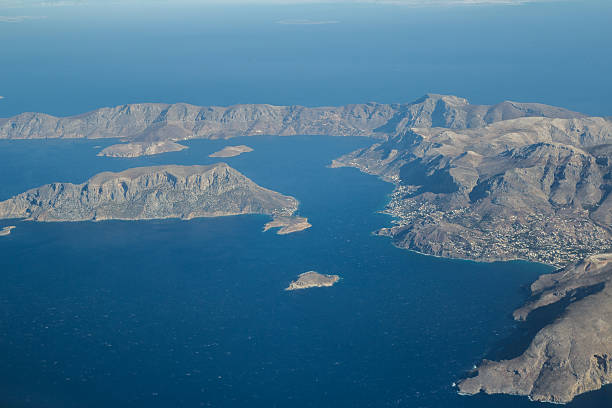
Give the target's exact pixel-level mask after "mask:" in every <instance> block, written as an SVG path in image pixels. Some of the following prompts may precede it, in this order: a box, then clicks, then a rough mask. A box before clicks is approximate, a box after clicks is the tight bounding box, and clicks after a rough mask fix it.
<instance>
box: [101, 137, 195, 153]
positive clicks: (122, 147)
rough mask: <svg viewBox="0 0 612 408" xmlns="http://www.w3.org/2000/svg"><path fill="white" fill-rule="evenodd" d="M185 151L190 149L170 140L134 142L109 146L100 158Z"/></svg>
mask: <svg viewBox="0 0 612 408" xmlns="http://www.w3.org/2000/svg"><path fill="white" fill-rule="evenodd" d="M184 149H188V147H187V146H183V145H182V144H179V143H176V142H172V141H168V140H166V141H161V142H132V143H121V144H114V145H112V146H108V147H106V148H104V149H102V150H101V151H100V152H99V153H98V156H105V157H140V156H152V155H154V154H162V153H169V152H179V151H181V150H184Z"/></svg>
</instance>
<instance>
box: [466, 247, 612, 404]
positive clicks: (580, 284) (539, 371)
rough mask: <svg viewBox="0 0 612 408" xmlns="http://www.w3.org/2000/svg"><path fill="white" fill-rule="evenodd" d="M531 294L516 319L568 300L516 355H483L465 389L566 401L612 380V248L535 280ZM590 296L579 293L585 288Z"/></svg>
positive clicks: (470, 391) (542, 399)
mask: <svg viewBox="0 0 612 408" xmlns="http://www.w3.org/2000/svg"><path fill="white" fill-rule="evenodd" d="M531 291H532V298H531V299H530V300H529V301H528V302H527V303H526V304H525V305H524V306H523V307H521V308H520V309H518V310H517V311H516V312H515V313H514V317H515V319H517V320H524V319H528V318H529V315H530V314H531V313H532V312H533V311H535V310H537V309H539V308H542V307H546V306H548V305H552V304H554V303H557V302H561V301H567V302H568V303H569V305H568V306H567V307H566V308H565V310H564V311H563V312H562V313H561V314H560V316H559V317H557V318H556V319H555V320H554V321H553V322H551V323H550V324H549V325H547V326H545V327H544V328H542V329H541V330H540V331H539V332H538V333H537V334H536V336H535V338H534V339H533V341H532V342H531V344H530V345H529V348H528V349H527V350H526V351H525V352H524V353H523V354H522V355H520V356H518V357H516V358H513V359H511V360H503V361H499V362H496V361H489V360H484V361H483V362H482V363H481V364H480V365H479V366H478V368H477V370H476V376H475V377H471V378H467V379H465V380H462V381H461V382H459V384H458V387H459V390H460V392H461V393H464V394H476V393H478V392H481V391H482V392H485V393H488V394H495V393H504V394H515V395H525V396H529V398H531V399H532V400H534V401H544V402H555V403H567V402H570V401H571V400H572V399H573V398H574V397H575V396H576V395H578V394H582V393H584V392H587V391H592V390H597V389H599V388H601V387H602V386H603V385H605V384H610V383H612V254H600V255H593V256H591V257H588V258H586V259H585V260H583V261H580V262H577V263H575V264H572V265H570V266H567V267H566V268H564V269H562V270H560V271H559V272H557V273H554V274H550V275H542V276H541V277H540V278H539V279H538V280H537V281H536V282H535V283H534V284H533V285H531ZM580 291H583V292H586V296H584V294H583V296H578V295H577V294H578V293H579V292H580Z"/></svg>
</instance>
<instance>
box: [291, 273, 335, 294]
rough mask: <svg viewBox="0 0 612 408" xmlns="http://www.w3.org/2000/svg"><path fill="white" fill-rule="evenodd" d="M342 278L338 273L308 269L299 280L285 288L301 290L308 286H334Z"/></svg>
mask: <svg viewBox="0 0 612 408" xmlns="http://www.w3.org/2000/svg"><path fill="white" fill-rule="evenodd" d="M339 280H340V277H339V276H338V275H323V274H321V273H318V272H315V271H308V272H304V273H302V274H300V275H299V276H298V278H297V280H294V281H293V282H291V283H290V284H289V286H288V287H287V288H285V290H299V289H308V288H321V287H325V286H334V284H335V283H336V282H338V281H339Z"/></svg>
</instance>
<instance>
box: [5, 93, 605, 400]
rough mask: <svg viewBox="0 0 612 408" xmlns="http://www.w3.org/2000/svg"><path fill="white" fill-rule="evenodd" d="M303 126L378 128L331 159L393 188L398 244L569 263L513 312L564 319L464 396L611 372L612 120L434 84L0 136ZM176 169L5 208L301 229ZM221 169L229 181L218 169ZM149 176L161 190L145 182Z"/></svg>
mask: <svg viewBox="0 0 612 408" xmlns="http://www.w3.org/2000/svg"><path fill="white" fill-rule="evenodd" d="M297 134H302V135H331V136H365V137H371V138H374V139H376V143H375V144H373V145H372V146H370V147H368V148H364V149H360V150H357V151H355V152H352V153H349V154H346V155H344V156H342V157H340V158H338V159H336V160H334V162H333V163H332V165H331V166H332V167H342V166H350V167H356V168H358V169H360V170H361V171H363V172H366V173H369V174H375V175H377V176H379V177H381V178H382V179H384V180H386V181H388V182H391V183H393V184H394V186H395V189H394V192H393V194H392V196H391V199H390V202H389V204H388V205H387V208H386V210H385V212H387V213H388V214H390V215H392V216H393V217H394V221H393V224H392V225H390V226H387V227H385V228H381V229H380V230H379V231H377V233H378V234H380V235H384V236H388V237H390V238H391V240H392V242H393V244H394V245H396V246H398V247H400V248H406V249H410V250H414V251H418V252H422V253H425V254H431V255H437V256H444V257H452V258H461V259H471V260H477V261H486V262H490V261H497V260H513V259H523V260H529V261H534V262H541V263H545V264H548V265H552V266H555V267H557V268H562V269H560V270H559V272H557V273H555V274H552V275H544V276H542V277H541V278H540V279H539V280H538V281H537V282H536V283H534V285H533V286H532V292H533V296H532V298H531V299H530V300H529V301H528V302H527V304H526V305H525V307H523V308H521V309H519V310H518V311H517V312H516V313H515V317H516V318H517V319H529V316H530V312H531V311H532V310H535V309H538V308H540V307H543V306H544V305H549V304H552V303H556V302H558V303H559V304H564V305H567V306H565V307H564V309H563V310H562V311H561V313H560V315H559V317H558V318H556V319H555V320H554V321H551V322H550V324H549V325H547V326H545V327H544V328H543V329H542V330H540V331H539V332H538V333H537V334H536V336H535V337H534V339H533V341H532V343H531V345H530V346H529V348H528V349H527V350H526V351H525V352H524V353H523V354H522V355H521V356H519V357H517V358H515V359H512V360H508V361H501V362H492V361H483V362H482V364H481V365H480V366H479V367H478V368H477V370H476V372H475V373H474V374H475V376H474V377H472V378H469V379H466V380H464V381H462V382H460V383H459V388H460V391H461V392H462V393H464V394H472V393H477V392H480V391H484V392H487V393H508V394H518V395H527V396H530V397H531V398H532V399H534V400H538V401H549V402H568V401H571V399H572V398H573V397H574V396H575V395H578V394H580V393H583V392H587V391H590V390H594V389H598V388H599V387H601V386H603V385H605V384H608V383H610V382H611V381H612V349H611V347H612V313H611V310H610V305H611V304H612V298H611V296H612V295H611V294H610V293H609V290H608V289H609V288H608V286H609V279H610V270H611V269H610V266H609V265H610V264H609V262H610V255H607V254H606V253H607V252H609V251H610V248H611V246H612V196H611V195H610V192H611V191H612V119H611V118H605V117H589V116H588V115H584V114H581V113H577V112H572V111H569V110H566V109H563V108H557V107H552V106H547V105H542V104H537V103H518V102H510V101H506V102H502V103H499V104H497V105H492V106H488V105H472V104H470V103H469V102H468V101H467V100H466V99H464V98H460V97H456V96H447V95H433V94H431V95H426V96H424V97H422V98H421V99H419V100H417V101H414V102H411V103H405V104H377V103H368V104H356V105H347V106H341V107H321V108H306V107H301V106H271V105H237V106H231V107H198V106H193V105H187V104H174V105H166V104H134V105H123V106H118V107H114V108H102V109H98V110H96V111H93V112H89V113H85V114H82V115H78V116H72V117H65V118H57V117H53V116H49V115H45V114H41V113H24V114H21V115H17V116H14V117H12V118H7V119H0V139H33V138H103V137H107V138H108V137H113V138H121V139H122V140H123V141H125V142H126V143H124V144H119V145H115V146H112V148H108V149H109V150H107V154H108V155H128V154H131V155H139V154H141V153H142V152H146V151H156V149H157V147H155V146H158V144H159V143H176V142H178V141H180V140H187V139H192V138H210V139H217V138H231V137H235V136H257V135H279V136H289V135H297ZM164 146H168V145H164ZM170 146H173V145H170ZM179 146H180V145H179ZM113 152H115V153H113ZM117 152H119V153H117ZM125 152H128V153H125ZM131 152H135V153H131ZM142 154H145V153H142ZM176 167H178V166H172V168H171V169H170V170H168V171H166V170H163V171H162V170H159V169H157V168H148V169H147V170H142V169H140V170H138V169H133V170H128V171H127V172H124V173H125V174H123V173H117V174H113V173H102V175H98V176H95V177H93V178H92V179H90V180H89V181H88V182H86V183H84V184H81V185H74V184H62V183H58V184H52V185H48V186H43V187H40V188H38V189H34V190H30V191H28V192H26V193H23V194H21V195H18V196H16V197H13V198H12V199H10V200H7V201H5V202H2V203H0V218H27V219H33V220H41V221H42V220H44V221H62V220H86V219H88V220H99V219H109V218H120V219H149V218H165V217H180V218H191V217H195V216H210V215H229V214H243V213H263V214H270V215H273V216H275V217H277V218H276V219H275V220H274V221H273V222H272V223H269V224H268V225H267V227H266V228H272V227H275V226H278V227H282V228H288V229H289V230H291V229H294V228H297V227H296V226H305V225H306V224H307V221H306V220H302V219H299V218H289V219H288V218H285V217H288V216H292V215H293V214H294V212H295V211H296V209H297V201H296V200H295V199H292V198H291V197H286V196H282V195H280V194H278V193H274V192H270V191H269V190H265V189H262V188H261V187H258V186H256V185H255V184H254V183H252V182H250V183H249V181H250V180H249V181H247V180H248V179H246V177H244V176H242V175H240V174H239V173H237V172H236V171H235V170H232V169H231V168H229V167H227V166H226V165H218V166H213V167H211V168H206V170H204V168H198V170H197V171H195V170H189V171H187V170H185V169H182V170H180V172H179V173H180V174H178V175H177V174H175V172H177V171H178V170H176V169H175V168H176ZM211 172H216V173H219V174H222V175H223V176H222V177H220V178H210V177H208V176H207V175H208V174H210V173H211ZM170 175H171V176H170ZM143 178H146V179H150V180H154V185H155V186H158V187H154V188H153V190H151V189H149V188H148V187H145V186H147V185H148V184H147V182H144V181H143ZM213 180H214V181H213ZM155 183H157V184H155ZM156 189H157V190H156ZM260 189H261V190H260ZM157 191H159V192H160V194H157ZM153 192H155V194H153ZM158 196H161V198H158ZM309 225H310V224H308V226H309ZM282 228H281V230H280V231H279V232H280V233H282V232H281V231H283V229H282ZM300 228H301V227H300ZM297 282H299V279H298V281H296V284H297ZM577 293H578V294H580V295H577Z"/></svg>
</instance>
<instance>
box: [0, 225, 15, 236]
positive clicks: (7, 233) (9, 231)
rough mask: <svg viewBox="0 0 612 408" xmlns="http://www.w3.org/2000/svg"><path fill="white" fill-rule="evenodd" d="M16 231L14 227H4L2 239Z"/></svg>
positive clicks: (0, 233) (1, 234)
mask: <svg viewBox="0 0 612 408" xmlns="http://www.w3.org/2000/svg"><path fill="white" fill-rule="evenodd" d="M14 229H15V226H14V225H9V226H8V227H3V228H2V229H0V237H6V236H7V235H10V234H11V231H12V230H14Z"/></svg>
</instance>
